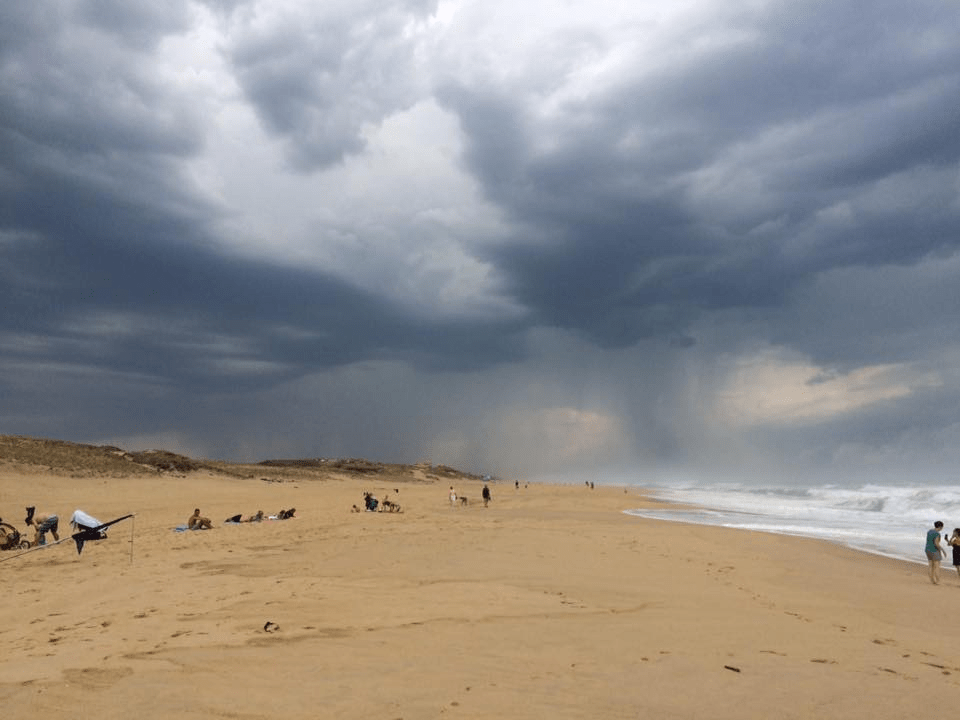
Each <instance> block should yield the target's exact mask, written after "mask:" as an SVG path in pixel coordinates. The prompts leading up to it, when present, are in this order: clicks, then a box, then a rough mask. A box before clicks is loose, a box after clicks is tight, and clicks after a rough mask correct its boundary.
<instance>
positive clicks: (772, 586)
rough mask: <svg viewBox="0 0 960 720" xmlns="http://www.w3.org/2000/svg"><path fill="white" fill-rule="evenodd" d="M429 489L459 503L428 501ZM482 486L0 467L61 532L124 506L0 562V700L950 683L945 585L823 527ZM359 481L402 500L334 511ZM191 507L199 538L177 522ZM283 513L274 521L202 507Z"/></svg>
mask: <svg viewBox="0 0 960 720" xmlns="http://www.w3.org/2000/svg"><path fill="white" fill-rule="evenodd" d="M451 484H453V485H455V486H456V488H457V490H458V492H459V493H460V494H462V495H466V496H467V497H468V499H469V503H468V504H467V505H466V506H458V507H451V506H450V504H449V501H448V499H447V489H448V486H449V485H451ZM482 485H483V483H482V482H478V481H476V480H475V479H470V478H462V479H460V480H457V479H453V478H438V479H437V480H431V481H420V480H417V481H409V480H408V481H406V482H405V481H403V480H402V479H401V478H399V477H394V476H389V475H382V476H378V477H376V478H355V477H330V478H327V479H323V480H320V479H315V478H311V477H308V476H306V475H302V476H297V475H296V474H295V473H292V474H290V475H289V476H288V477H287V478H286V480H285V481H284V482H263V481H262V480H261V479H259V478H249V479H243V478H225V477H223V476H218V475H215V474H212V473H207V472H199V473H188V474H184V475H183V476H163V477H160V476H136V477H123V478H115V477H101V476H92V477H88V478H70V477H64V476H55V475H48V474H45V473H43V472H39V473H37V474H32V475H29V476H27V475H24V474H22V473H19V472H17V471H12V470H10V469H3V468H0V488H2V489H3V492H2V496H0V503H2V505H0V507H2V509H3V512H4V513H5V514H9V515H11V517H13V511H14V510H15V508H17V507H19V506H20V505H21V504H36V505H37V506H38V509H44V510H48V511H58V514H60V516H61V526H60V532H61V538H62V537H64V536H65V535H66V534H68V529H67V528H66V522H65V521H64V519H65V518H67V519H68V518H69V516H70V513H72V511H73V510H74V509H77V508H80V509H83V510H85V511H86V512H88V513H90V514H93V515H94V516H95V517H98V518H100V519H102V520H107V519H110V518H112V517H117V516H120V515H123V514H126V513H127V512H131V511H135V512H136V513H137V515H136V518H135V525H133V526H130V527H124V526H123V524H121V525H118V526H116V528H115V530H116V531H115V532H114V529H111V532H110V537H109V539H108V540H106V541H101V542H94V543H88V544H87V546H86V547H85V548H84V551H83V554H82V555H77V553H76V550H75V549H74V548H73V544H72V543H64V544H63V545H61V546H58V547H54V548H50V549H49V550H46V551H42V552H38V553H35V554H32V555H29V556H27V557H24V558H19V559H16V560H13V561H12V562H9V563H4V572H5V578H6V579H7V600H8V602H7V603H5V604H4V605H3V607H2V609H0V614H2V616H3V617H2V619H3V622H2V624H0V628H2V629H0V637H2V639H3V640H4V641H5V643H6V647H7V650H8V652H7V656H6V658H7V659H6V661H5V662H4V664H3V671H2V673H0V694H2V697H3V698H4V702H5V706H6V707H7V708H8V710H9V711H10V712H11V713H12V715H13V716H22V715H26V714H27V713H28V712H29V713H30V714H35V713H37V712H39V713H41V714H50V713H55V712H60V711H62V708H63V707H78V706H81V705H82V706H85V707H96V708H98V710H97V714H98V716H101V717H103V718H105V720H112V719H113V718H117V719H119V718H121V717H124V718H125V717H129V716H130V714H131V713H132V714H139V715H142V716H145V717H170V716H173V715H178V716H180V717H185V718H200V717H204V718H208V717H210V716H211V715H213V716H216V717H243V718H249V719H251V720H252V719H257V718H272V717H277V716H279V715H283V716H284V717H288V718H304V719H306V718H315V717H317V716H318V714H319V715H320V716H328V717H338V718H347V719H351V718H358V719H359V718H365V719H366V718H369V717H384V718H405V719H406V720H413V719H416V718H442V717H452V716H458V715H459V716H462V717H470V718H491V719H492V718H502V717H511V718H517V719H519V720H525V719H527V718H529V719H533V718H545V717H551V718H557V717H559V718H583V717H591V718H600V719H601V720H606V719H608V718H610V719H613V718H625V717H637V716H638V715H640V716H650V717H658V718H667V719H668V720H669V719H671V718H680V717H683V718H690V717H703V716H704V715H706V714H709V715H710V716H711V717H715V718H720V719H721V720H725V719H729V720H733V719H734V718H738V719H739V718H743V717H757V718H760V717H771V716H776V717H786V718H805V717H814V716H815V717H818V718H827V719H830V718H844V720H849V719H850V718H864V719H866V718H870V719H871V720H873V718H875V717H878V716H879V717H891V716H900V715H905V714H907V713H913V712H919V711H920V710H921V709H926V708H928V705H929V697H931V694H932V693H938V692H943V691H944V690H947V691H950V690H953V691H955V692H960V650H957V648H958V647H960V642H958V641H960V630H958V629H955V628H954V627H952V626H951V625H950V624H949V623H944V622H943V616H942V615H941V614H940V613H936V614H934V613H924V612H914V611H912V610H911V609H916V608H922V607H925V606H926V605H928V604H929V603H934V605H935V606H936V607H937V608H938V609H940V608H942V607H943V606H942V602H943V601H947V600H949V599H953V598H955V597H960V596H958V595H956V594H957V592H958V590H960V581H958V580H957V578H956V577H955V576H952V575H951V574H949V573H948V572H946V571H945V572H944V574H943V583H942V585H941V587H933V586H932V585H931V584H930V583H929V581H928V580H927V579H926V577H925V573H924V571H923V570H922V569H921V568H917V567H916V566H914V565H911V564H909V563H907V562H905V561H902V560H895V559H889V558H883V557H880V556H873V555H868V554H865V553H861V552H858V551H855V550H851V549H846V548H843V547H840V546H836V545H833V544H832V543H829V542H826V541H821V540H813V539H806V538H799V537H792V536H785V535H774V534H766V533H756V532H746V533H743V532H729V529H727V528H721V527H710V526H705V525H684V526H682V530H677V528H680V527H681V526H680V525H678V524H676V523H668V522H651V521H648V520H644V519H641V518H637V517H630V516H628V515H626V513H625V512H624V510H625V509H626V508H627V507H628V506H629V507H637V506H644V505H649V506H651V507H653V506H655V505H662V503H660V502H659V501H656V500H652V501H651V500H643V499H642V498H641V495H640V493H639V491H638V490H637V491H632V492H631V491H628V492H626V493H625V492H624V490H623V488H613V487H609V486H605V487H599V486H598V487H597V488H596V489H595V490H589V489H586V488H584V487H576V486H559V485H546V484H534V483H530V485H529V486H528V487H523V485H521V487H520V489H515V488H514V487H513V485H512V483H510V484H507V483H502V482H501V483H492V484H491V485H490V488H491V490H492V494H493V498H492V500H491V503H490V506H489V507H488V508H484V507H483V504H482V503H481V502H480V501H479V498H480V488H481V487H482ZM365 490H371V491H373V492H374V493H375V494H377V495H378V497H380V498H382V497H383V496H384V495H385V494H388V495H389V496H390V497H391V498H396V499H397V500H398V501H399V502H400V503H401V505H402V509H403V512H402V513H366V512H361V513H352V512H351V511H350V510H351V506H352V505H353V504H359V503H360V500H361V495H362V492H363V491H365ZM24 495H29V500H25V499H24ZM198 506H199V507H200V508H201V511H202V512H203V513H204V514H206V515H208V516H209V517H211V519H212V520H213V522H214V528H213V529H212V530H205V531H196V532H186V533H176V532H174V531H173V527H175V526H176V525H178V524H181V523H183V522H185V520H186V517H187V515H189V513H190V512H191V511H192V510H193V508H194V507H198ZM281 507H287V508H289V507H296V508H297V514H296V517H295V518H294V519H291V520H283V521H270V522H263V523H243V524H240V525H232V526H231V525H224V524H223V522H222V521H223V519H224V518H227V517H230V516H231V515H233V514H236V513H238V512H242V513H244V514H249V513H251V512H254V511H256V510H257V509H263V510H264V511H266V512H275V511H276V510H277V509H278V508H281ZM131 542H132V545H131ZM0 559H3V555H0ZM950 572H952V571H950ZM268 622H269V623H273V624H274V625H275V626H276V628H275V629H274V628H273V627H272V626H266V623H268ZM787 680H789V682H787ZM694 686H695V687H696V688H697V691H696V692H691V687H694ZM853 686H855V687H856V688H857V692H851V691H850V688H851V687H853ZM238 688H242V692H241V691H239V690H238ZM707 709H709V710H707Z"/></svg>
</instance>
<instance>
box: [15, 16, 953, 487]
mask: <svg viewBox="0 0 960 720" xmlns="http://www.w3.org/2000/svg"><path fill="white" fill-rule="evenodd" d="M957 38H960V5H958V4H957V3H956V2H955V0H916V1H915V2H911V3H908V4H904V3H901V2H896V3H894V2H886V1H884V0H881V1H880V2H877V3H873V4H872V5H871V11H870V13H869V14H867V13H865V12H864V6H863V4H862V3H856V2H851V1H850V0H831V2H812V1H810V0H794V1H793V2H764V1H763V0H722V1H721V0H686V1H682V2H671V3H666V2H657V3H654V2H646V1H644V0H639V1H638V2H634V3H623V2H620V1H619V0H617V1H612V0H595V1H594V2H590V3H573V2H567V1H564V0H553V1H544V2H538V1H536V0H533V1H532V2H527V3H516V2H514V1H513V0H510V1H509V2H508V1H506V0H483V1H482V2H481V1H478V0H449V1H448V0H442V1H439V2H437V1H434V0H379V1H378V2H372V1H370V0H351V1H350V2H342V1H341V0H327V1H325V2H322V3H317V2H310V1H308V0H269V1H268V0H170V1H169V2H165V3H157V2H153V1H152V0H149V1H148V0H35V1H34V2H29V3H27V2H8V3H4V5H3V7H2V9H0V433H6V434H22V435H32V436H42V437H53V438H59V439H66V440H72V441H77V442H92V443H98V444H101V443H102V444H115V445H119V446H121V447H124V448H127V449H131V450H137V449H147V448H156V447H162V448H166V449H169V450H174V451H179V452H184V453H187V454H190V455H193V456H199V457H210V458H224V459H232V460H261V459H266V458H278V457H358V456H362V457H368V458H373V459H379V460H385V461H398V462H416V461H432V462H435V463H446V464H451V465H455V466H458V467H461V468H464V469H468V470H473V471H477V472H491V473H497V474H501V475H507V476H511V477H512V476H521V477H529V478H531V479H532V478H540V477H559V476H566V477H571V478H579V479H582V478H584V477H588V478H591V477H596V478H598V479H616V478H627V477H629V478H630V479H640V480H644V479H646V480H650V481H656V480H660V481H662V480H671V479H672V480H676V479H691V478H704V477H717V478H726V479H747V478H766V479H767V480H769V479H770V478H775V479H778V480H783V481H784V482H814V481H829V480H831V479H836V478H843V479H851V478H852V479H855V480H861V481H865V482H866V481H872V480H880V479H885V478H891V479H910V480H915V481H919V482H922V481H925V480H928V479H950V478H953V477H954V476H955V474H956V472H957V469H958V467H960V340H958V338H960V252H958V250H960V42H958V41H957Z"/></svg>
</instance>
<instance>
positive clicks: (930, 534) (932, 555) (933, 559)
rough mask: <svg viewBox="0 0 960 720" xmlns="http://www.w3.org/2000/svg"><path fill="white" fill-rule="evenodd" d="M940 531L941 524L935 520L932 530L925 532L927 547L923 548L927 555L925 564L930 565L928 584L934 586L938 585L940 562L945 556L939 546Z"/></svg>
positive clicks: (941, 528)
mask: <svg viewBox="0 0 960 720" xmlns="http://www.w3.org/2000/svg"><path fill="white" fill-rule="evenodd" d="M941 530H943V523H942V522H940V521H939V520H937V521H936V522H935V523H934V524H933V528H931V529H930V530H927V545H926V547H925V548H924V551H925V552H926V553H927V562H928V563H929V564H930V582H932V583H933V584H934V585H939V584H940V561H941V560H943V557H944V555H945V553H944V551H943V548H942V547H941V546H940V531H941Z"/></svg>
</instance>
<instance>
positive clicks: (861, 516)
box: [625, 485, 960, 566]
mask: <svg viewBox="0 0 960 720" xmlns="http://www.w3.org/2000/svg"><path fill="white" fill-rule="evenodd" d="M649 490H650V491H651V492H650V495H651V496H652V497H653V498H656V499H657V500H662V501H666V502H672V503H678V504H679V503H682V504H684V505H690V506H695V507H694V508H689V507H687V508H670V509H660V510H627V511H625V512H626V513H627V514H629V515H635V516H637V517H645V518H653V519H656V520H669V521H675V522H684V523H693V524H698V525H719V526H722V527H729V528H740V529H743V530H754V531H758V532H769V533H777V534H782V535H800V536H803V537H811V538H819V539H821V540H827V541H830V542H834V543H837V544H839V545H846V546H848V547H851V548H854V549H857V550H862V551H865V552H869V553H875V554H877V555H884V556H887V557H892V558H899V559H902V560H909V561H913V562H918V563H926V559H925V557H924V554H923V548H924V543H925V540H926V532H927V530H928V529H930V528H932V527H933V523H934V521H936V520H942V521H943V524H944V532H945V533H948V534H949V533H952V531H953V529H954V528H955V527H960V489H958V488H957V487H956V486H946V485H937V486H923V487H920V486H892V485H863V486H860V487H840V486H832V485H824V486H821V487H807V488H797V487H754V486H747V485H709V486H699V487H696V486H690V487H675V488H667V487H653V488H649ZM944 547H945V548H946V545H944ZM952 562H953V560H952V555H951V554H950V551H949V549H948V550H947V559H946V560H945V561H944V565H945V566H950V565H951V564H952Z"/></svg>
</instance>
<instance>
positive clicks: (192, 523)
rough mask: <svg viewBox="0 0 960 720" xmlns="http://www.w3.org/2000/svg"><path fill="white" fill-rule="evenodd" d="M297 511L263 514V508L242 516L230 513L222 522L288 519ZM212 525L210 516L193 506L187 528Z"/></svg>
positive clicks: (194, 528) (209, 526)
mask: <svg viewBox="0 0 960 720" xmlns="http://www.w3.org/2000/svg"><path fill="white" fill-rule="evenodd" d="M296 512H297V509H296V508H290V509H289V510H281V511H280V512H278V513H277V514H276V515H265V514H264V512H263V510H257V512H255V513H253V514H252V515H248V516H246V517H245V516H244V515H243V513H239V514H237V515H231V516H230V517H228V518H227V519H226V520H224V522H226V523H242V522H261V521H263V520H289V519H290V518H292V517H293V516H294V514H295V513H296ZM212 527H213V522H212V521H211V520H210V518H208V517H205V516H203V515H201V514H200V508H194V510H193V515H191V516H190V517H189V518H188V519H187V530H209V529H210V528H212Z"/></svg>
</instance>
